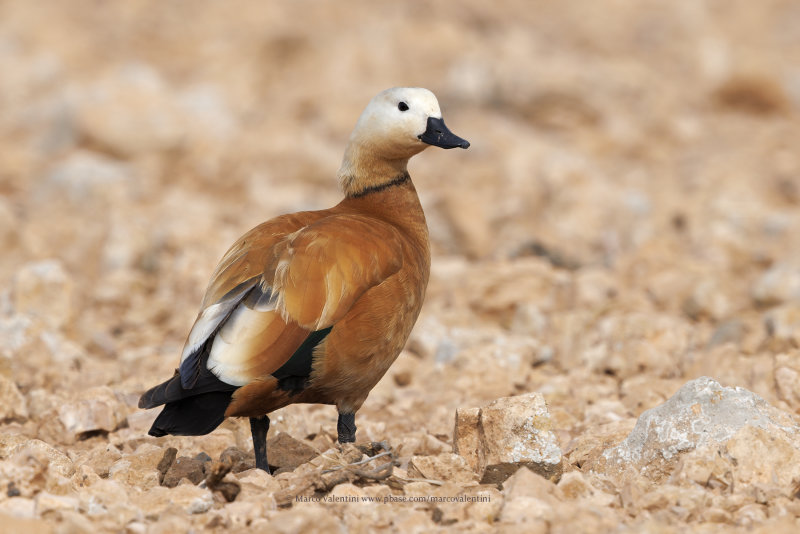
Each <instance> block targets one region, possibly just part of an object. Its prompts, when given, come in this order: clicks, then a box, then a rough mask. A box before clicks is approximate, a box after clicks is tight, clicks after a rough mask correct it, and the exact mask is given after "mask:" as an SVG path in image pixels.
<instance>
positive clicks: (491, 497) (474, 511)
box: [435, 486, 504, 524]
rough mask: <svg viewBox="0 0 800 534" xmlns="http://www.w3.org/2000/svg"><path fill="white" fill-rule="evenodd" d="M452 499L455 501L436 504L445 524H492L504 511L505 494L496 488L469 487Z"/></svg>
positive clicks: (450, 500) (449, 500)
mask: <svg viewBox="0 0 800 534" xmlns="http://www.w3.org/2000/svg"><path fill="white" fill-rule="evenodd" d="M447 497H451V496H450V495H448V496H447ZM452 497H454V499H447V500H445V501H443V502H436V503H435V506H436V508H438V509H439V510H440V511H441V513H442V519H441V520H442V522H444V523H445V524H449V523H453V522H465V521H475V522H477V523H479V524H480V523H484V524H485V523H489V524H492V523H494V522H495V521H496V520H497V518H498V517H499V516H500V512H501V510H502V509H503V503H504V498H503V494H502V493H501V492H500V490H498V489H497V488H495V487H494V486H472V487H468V488H465V489H464V490H462V491H459V492H458V493H457V494H456V495H453V496H452ZM461 524H463V523H461Z"/></svg>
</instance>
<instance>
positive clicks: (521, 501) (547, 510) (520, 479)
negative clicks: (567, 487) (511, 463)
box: [500, 468, 558, 524]
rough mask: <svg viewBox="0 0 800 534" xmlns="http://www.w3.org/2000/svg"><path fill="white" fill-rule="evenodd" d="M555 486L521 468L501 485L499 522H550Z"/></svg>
mask: <svg viewBox="0 0 800 534" xmlns="http://www.w3.org/2000/svg"><path fill="white" fill-rule="evenodd" d="M555 492H556V486H555V484H553V483H552V482H550V481H549V480H546V479H544V478H543V477H541V476H540V475H538V474H536V473H534V472H533V471H531V470H529V469H526V468H522V469H519V470H517V472H516V473H514V474H513V475H511V477H509V478H508V480H506V481H505V482H504V483H503V495H504V496H505V501H504V504H503V509H502V511H501V513H500V520H501V521H503V522H508V523H526V524H527V523H534V524H537V523H538V522H539V521H550V520H552V519H553V518H554V517H555V510H554V507H555V506H557V504H558V502H557V500H556V497H555Z"/></svg>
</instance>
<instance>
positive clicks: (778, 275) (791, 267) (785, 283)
mask: <svg viewBox="0 0 800 534" xmlns="http://www.w3.org/2000/svg"><path fill="white" fill-rule="evenodd" d="M750 295H751V296H752V298H753V300H754V301H755V302H756V303H758V304H760V305H765V306H771V305H775V304H781V303H784V302H789V301H792V300H794V301H800V265H797V264H794V263H791V262H778V263H776V264H775V265H773V266H772V267H770V268H769V269H768V270H767V271H766V272H765V273H764V274H762V275H761V277H760V278H759V279H758V280H756V282H755V284H753V287H752V289H751V290H750Z"/></svg>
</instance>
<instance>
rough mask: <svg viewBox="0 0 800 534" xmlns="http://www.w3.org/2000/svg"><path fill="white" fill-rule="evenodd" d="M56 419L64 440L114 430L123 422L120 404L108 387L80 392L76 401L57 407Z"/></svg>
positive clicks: (122, 410) (122, 409) (123, 415)
mask: <svg viewBox="0 0 800 534" xmlns="http://www.w3.org/2000/svg"><path fill="white" fill-rule="evenodd" d="M58 419H59V421H60V423H61V424H62V425H63V426H64V429H65V431H66V432H67V436H66V439H70V438H71V439H73V440H74V439H78V438H79V437H80V436H81V434H83V433H84V432H93V431H97V430H100V431H105V432H111V431H112V430H115V429H116V428H117V426H119V424H120V423H121V422H122V421H124V420H125V413H124V408H123V406H122V403H121V402H120V401H119V400H117V397H116V395H114V392H113V391H112V390H111V388H109V387H108V386H100V387H96V388H91V389H88V390H86V391H82V392H81V393H79V394H78V396H77V399H75V400H73V401H68V402H65V403H64V404H62V405H61V406H59V407H58Z"/></svg>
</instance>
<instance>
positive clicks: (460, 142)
mask: <svg viewBox="0 0 800 534" xmlns="http://www.w3.org/2000/svg"><path fill="white" fill-rule="evenodd" d="M419 140H420V141H422V142H423V143H428V144H429V145H433V146H438V147H441V148H456V147H461V148H469V141H467V140H466V139H461V138H460V137H459V136H457V135H456V134H454V133H453V132H451V131H450V130H448V129H447V126H445V124H444V120H443V119H435V118H433V117H428V125H427V128H426V129H425V133H423V134H422V135H420V136H419Z"/></svg>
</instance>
